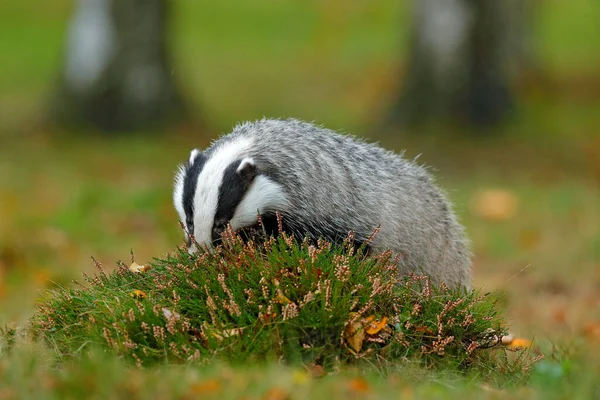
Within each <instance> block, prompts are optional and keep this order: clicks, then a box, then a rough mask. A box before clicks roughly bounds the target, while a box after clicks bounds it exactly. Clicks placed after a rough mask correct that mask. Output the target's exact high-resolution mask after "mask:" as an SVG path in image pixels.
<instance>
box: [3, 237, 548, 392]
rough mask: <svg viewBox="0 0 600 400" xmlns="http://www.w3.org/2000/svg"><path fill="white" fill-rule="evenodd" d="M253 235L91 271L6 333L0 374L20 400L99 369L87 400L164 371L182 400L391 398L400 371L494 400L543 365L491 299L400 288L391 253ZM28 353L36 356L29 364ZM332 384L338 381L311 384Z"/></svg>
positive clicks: (417, 280)
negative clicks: (7, 366)
mask: <svg viewBox="0 0 600 400" xmlns="http://www.w3.org/2000/svg"><path fill="white" fill-rule="evenodd" d="M257 237H258V238H261V240H260V241H259V242H258V243H255V242H252V241H251V242H244V241H242V240H241V238H240V237H239V236H237V235H235V234H234V233H233V232H232V231H229V232H227V234H226V237H225V238H224V242H223V244H222V245H221V246H219V247H218V248H217V249H216V250H215V251H214V252H213V253H208V252H206V253H205V252H200V253H198V254H195V255H189V254H188V253H187V252H186V251H185V250H184V249H177V251H175V253H173V254H170V255H169V256H167V257H166V258H165V259H162V260H155V261H154V262H153V263H151V264H149V265H146V266H140V265H139V264H137V263H135V262H132V264H131V265H130V266H127V265H125V264H122V263H121V264H120V266H119V268H118V269H116V270H115V271H113V272H112V273H107V272H106V270H105V269H104V268H103V267H102V265H101V264H100V263H96V268H97V272H96V274H94V275H93V276H89V277H88V276H86V277H85V281H86V284H85V285H80V284H75V285H71V286H70V287H57V288H55V289H54V290H52V291H51V292H50V293H48V294H47V295H45V296H44V297H43V299H42V300H41V302H40V304H39V305H38V307H37V311H36V313H35V314H34V315H33V317H32V319H31V321H30V323H29V324H28V326H27V328H26V330H25V331H23V330H22V329H20V328H5V329H4V331H3V342H4V345H3V348H2V353H3V357H1V358H0V367H1V366H2V364H1V362H4V363H10V362H11V361H14V362H15V363H16V365H17V366H16V367H13V368H12V370H13V372H11V373H8V374H5V375H4V378H5V380H7V381H8V382H10V383H12V384H13V385H12V386H11V387H12V388H14V392H13V393H14V395H16V396H22V395H24V394H25V393H28V394H30V395H34V393H35V392H36V390H39V387H35V386H32V385H29V384H25V385H18V384H17V383H18V382H19V380H20V379H21V377H22V376H23V375H22V374H32V373H33V374H34V375H39V379H40V382H42V386H41V388H42V391H43V393H44V396H45V397H49V398H53V397H57V398H60V396H62V395H64V393H65V392H63V390H62V389H63V388H64V387H65V386H66V387H68V388H69V389H68V391H67V392H66V393H67V394H68V395H69V396H73V395H76V393H80V392H81V390H82V389H81V386H82V385H80V384H79V383H78V382H77V376H78V373H75V372H74V371H73V369H72V368H81V367H83V368H84V370H85V373H84V374H83V375H82V378H83V379H84V380H87V381H88V382H89V380H90V378H91V376H93V375H92V374H97V373H100V372H101V371H96V369H97V365H103V366H104V367H105V368H107V369H109V370H110V371H108V374H107V376H106V377H105V378H104V377H103V378H102V379H101V381H102V383H99V382H96V379H94V381H93V383H91V384H92V386H91V387H90V386H89V383H88V387H87V388H85V389H83V390H85V391H86V392H87V394H88V396H89V395H92V396H105V395H107V394H108V393H118V392H119V391H122V390H124V391H125V392H126V393H127V394H129V395H134V396H142V397H143V396H144V393H148V392H147V391H146V390H147V388H146V387H144V388H142V385H143V384H142V383H141V382H145V381H146V380H150V379H153V377H154V376H155V375H154V374H156V373H157V372H160V373H163V372H164V373H165V374H166V375H167V376H176V377H177V378H176V379H183V382H181V381H180V382H173V383H170V385H169V386H168V389H166V390H170V391H172V395H181V396H184V395H185V393H186V391H187V392H191V394H197V395H198V394H204V395H211V396H215V397H218V396H234V397H238V396H240V395H242V394H244V395H249V394H251V393H253V392H256V393H261V391H262V392H265V391H266V392H267V393H271V395H274V394H278V395H281V396H283V398H288V396H292V393H293V397H296V396H299V392H298V390H300V391H301V392H305V393H306V392H309V393H312V392H313V391H315V390H316V393H319V394H323V393H324V391H325V392H326V391H329V390H334V391H340V390H341V392H346V393H349V394H350V395H361V394H367V393H368V392H371V391H372V390H374V389H375V388H377V390H378V392H380V393H381V394H383V392H385V391H386V390H385V389H384V387H383V386H381V378H384V379H387V380H390V382H391V381H393V380H394V379H397V378H393V377H398V376H399V375H398V374H403V375H404V379H408V377H409V376H407V374H409V375H411V376H410V378H411V379H415V380H417V381H420V382H422V383H423V385H422V386H421V387H420V388H419V392H424V393H426V391H427V390H430V391H431V392H432V393H435V392H439V391H440V390H441V388H436V387H435V385H431V384H429V385H428V384H426V383H425V382H426V381H427V380H428V379H430V378H432V377H433V378H434V379H436V380H443V382H444V383H445V384H449V383H450V382H461V380H463V382H462V383H460V385H465V384H466V382H468V381H470V380H476V381H477V382H478V384H479V385H482V384H485V385H486V387H488V386H489V390H496V391H497V390H500V388H502V387H518V386H519V385H521V384H522V383H523V382H525V381H526V379H527V377H528V376H529V374H530V371H531V367H532V365H534V363H535V362H537V361H539V359H540V357H541V356H539V355H538V356H535V355H534V354H531V353H530V352H529V351H528V350H527V349H521V350H514V351H516V352H517V353H515V354H508V353H507V351H508V350H505V349H504V348H503V347H502V346H501V345H500V337H501V336H502V335H504V334H506V327H505V325H504V323H503V321H502V316H501V312H500V310H499V306H498V303H497V299H495V298H494V297H493V296H490V295H489V294H486V295H480V294H478V293H477V292H467V291H465V290H464V289H461V288H458V289H454V290H450V289H448V288H447V287H445V286H444V285H441V286H440V287H435V286H433V285H431V284H430V283H429V279H428V278H427V277H425V276H421V275H411V276H408V277H399V276H398V269H397V265H396V262H397V260H395V259H394V258H393V257H392V254H391V253H384V254H382V255H379V256H375V257H366V256H364V255H363V254H362V249H356V248H355V247H354V246H353V241H352V236H349V237H348V238H347V239H346V241H345V242H344V244H343V245H341V246H332V244H330V243H327V242H325V241H319V243H318V244H311V243H310V242H309V241H307V240H305V241H303V242H301V243H299V242H297V241H296V240H295V239H294V238H293V237H289V236H287V235H285V234H281V235H280V236H279V237H278V238H273V237H266V236H264V235H259V236H257ZM40 340H41V341H40ZM43 344H45V346H44V345H43ZM34 349H37V350H34ZM50 349H52V350H50ZM32 350H34V351H40V352H41V354H42V357H38V358H36V359H35V360H34V359H31V355H30V354H29V353H28V351H32ZM115 356H116V357H115ZM508 356H510V357H508ZM24 360H25V361H24ZM27 360H29V363H28V362H27ZM117 360H119V361H117ZM23 363H24V364H23ZM275 363H277V364H279V365H280V368H279V371H278V372H277V377H276V381H275V382H276V384H273V382H269V381H267V380H265V376H261V378H260V379H258V382H252V383H251V381H249V379H253V378H251V377H253V376H254V375H253V373H252V369H248V368H247V367H245V366H247V365H250V364H253V365H254V366H255V367H254V368H253V369H255V370H256V369H260V370H262V371H264V372H266V373H267V376H271V375H272V372H271V371H272V368H273V367H272V365H274V364H275ZM177 364H180V365H181V364H184V365H185V367H177ZM134 365H135V366H137V367H134ZM167 365H170V367H168V369H167ZM136 368H139V369H138V372H135V370H136ZM28 369H29V371H27V370H28ZM57 370H58V371H62V372H63V373H56V372H53V371H57ZM14 371H17V372H14ZM115 371H121V373H120V374H116V373H115ZM142 371H143V372H142ZM234 371H235V372H234ZM340 371H343V372H340ZM65 373H66V374H65ZM173 374H175V375H173ZM232 374H233V375H232ZM238 374H241V378H236V379H234V378H233V376H234V375H235V376H237V375H238ZM199 375H200V376H204V377H202V378H200V377H199ZM228 375H229V376H228ZM327 375H331V376H333V377H334V378H332V379H331V380H327V379H326V380H324V381H323V382H326V383H325V384H324V385H321V386H322V387H321V388H318V389H317V387H313V384H312V383H311V382H312V381H313V379H316V378H322V377H323V376H327ZM122 376H128V377H130V378H128V379H126V380H123V379H122ZM190 376H191V377H192V378H191V381H190ZM536 376H537V375H536ZM377 377H379V378H377ZM119 378H121V379H119ZM465 378H467V380H466V381H465V380H464V379H465ZM228 381H229V382H228ZM232 381H235V382H232ZM240 381H241V382H243V383H244V384H243V385H241V387H240V384H239V383H240ZM147 382H149V381H147ZM335 382H337V387H336V384H333V385H332V383H335ZM407 382H408V381H406V382H402V383H400V385H402V386H406V385H407ZM232 384H233V386H234V387H233V388H232V387H231V385H232ZM143 386H146V385H143ZM150 386H151V387H153V390H155V391H161V390H165V389H164V388H162V387H161V386H158V387H154V385H152V384H151V385H150ZM235 386H238V387H237V388H235ZM395 386H398V382H395ZM465 387H468V385H466V386H465ZM17 388H19V389H17ZM387 390H388V391H389V388H388V389H387ZM407 390H411V389H409V388H408V386H406V387H405V388H404V391H407ZM219 398H222V397H219ZM277 398H280V397H277ZM298 398H301V397H298Z"/></svg>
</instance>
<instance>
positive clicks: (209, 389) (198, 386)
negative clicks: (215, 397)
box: [190, 379, 221, 394]
mask: <svg viewBox="0 0 600 400" xmlns="http://www.w3.org/2000/svg"><path fill="white" fill-rule="evenodd" d="M220 390H221V382H220V381H218V380H217V379H207V380H205V381H201V382H194V383H193V384H192V385H191V386H190V392H191V393H192V394H208V393H214V392H218V391H220Z"/></svg>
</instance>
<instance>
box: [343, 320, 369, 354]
mask: <svg viewBox="0 0 600 400" xmlns="http://www.w3.org/2000/svg"><path fill="white" fill-rule="evenodd" d="M344 339H345V340H346V343H348V346H350V349H352V350H353V351H354V352H355V353H359V352H360V349H361V348H362V345H363V341H364V340H365V328H364V326H363V324H362V321H354V322H350V323H349V324H348V325H347V326H346V329H344Z"/></svg>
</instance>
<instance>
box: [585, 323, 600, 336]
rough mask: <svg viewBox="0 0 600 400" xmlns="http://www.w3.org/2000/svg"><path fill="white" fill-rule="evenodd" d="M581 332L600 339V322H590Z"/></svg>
mask: <svg viewBox="0 0 600 400" xmlns="http://www.w3.org/2000/svg"><path fill="white" fill-rule="evenodd" d="M581 333H582V334H583V336H585V337H586V338H588V339H595V340H598V339H600V323H598V322H588V323H587V324H585V326H584V327H583V329H582V330H581Z"/></svg>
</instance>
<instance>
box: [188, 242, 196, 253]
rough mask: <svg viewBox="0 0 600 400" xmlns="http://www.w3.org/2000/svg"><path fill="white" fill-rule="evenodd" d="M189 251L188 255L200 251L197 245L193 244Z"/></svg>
mask: <svg viewBox="0 0 600 400" xmlns="http://www.w3.org/2000/svg"><path fill="white" fill-rule="evenodd" d="M187 250H188V253H189V254H194V253H195V252H197V251H198V249H197V248H196V245H195V244H191V245H189V246H188V249H187Z"/></svg>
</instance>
